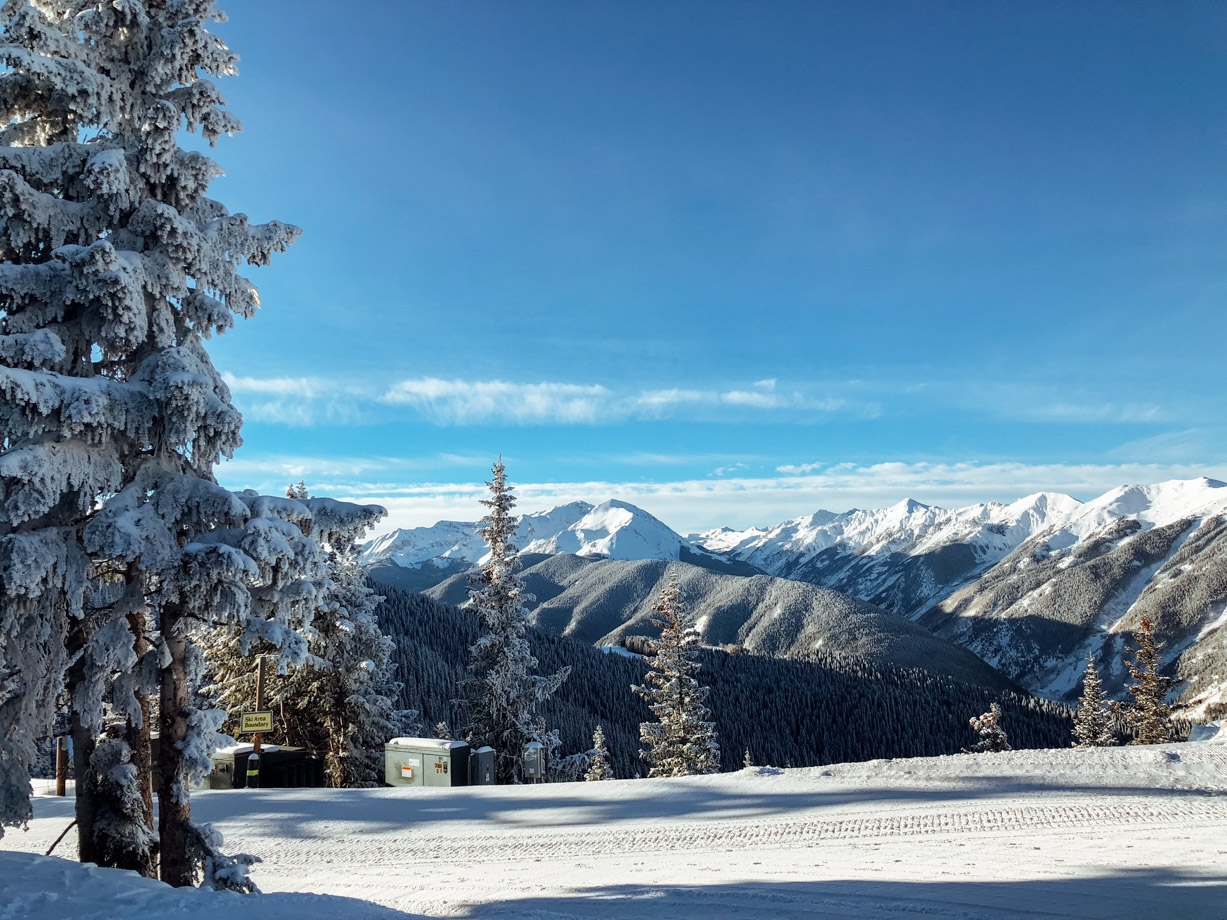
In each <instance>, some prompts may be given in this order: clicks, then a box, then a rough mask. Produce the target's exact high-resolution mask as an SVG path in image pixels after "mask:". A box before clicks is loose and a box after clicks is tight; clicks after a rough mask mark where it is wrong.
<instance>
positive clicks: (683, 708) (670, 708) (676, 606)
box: [631, 572, 720, 777]
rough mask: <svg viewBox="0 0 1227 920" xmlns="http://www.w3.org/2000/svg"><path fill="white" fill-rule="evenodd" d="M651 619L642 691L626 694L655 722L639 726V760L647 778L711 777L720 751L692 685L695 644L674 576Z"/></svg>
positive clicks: (699, 690) (701, 694) (702, 690)
mask: <svg viewBox="0 0 1227 920" xmlns="http://www.w3.org/2000/svg"><path fill="white" fill-rule="evenodd" d="M652 614H653V617H652V623H653V625H655V626H659V627H660V638H659V639H650V640H648V643H647V645H648V652H649V655H650V657H649V658H648V665H649V670H648V672H647V674H646V675H645V677H644V686H632V687H631V689H632V690H634V692H635V693H636V694H638V695H639V696H641V697H643V698H644V699H645V700H647V701H648V706H649V708H650V709H651V710H652V712H653V713H654V714H655V715H656V718H657V721H656V722H643V723H641V724H640V726H639V738H640V740H641V741H642V742H643V744H644V745H646V747H645V748H644V749H642V750H641V751H640V752H639V755H640V756H641V757H642V758H643V759H644V760H645V761H647V763H648V764H649V766H650V767H651V769H650V770H649V771H648V776H649V777H656V776H689V775H692V774H699V773H715V772H717V771H718V770H719V769H720V745H719V742H718V741H717V739H716V726H715V723H714V722H712V721H711V715H710V713H709V712H708V710H707V707H706V706H705V705H704V703H705V701H706V699H707V695H708V693H709V690H708V688H707V687H703V686H700V685H699V682H698V680H696V679H695V674H697V673H698V671H699V663H698V661H696V660H695V654H694V652H695V649H696V648H697V647H698V642H699V638H698V633H697V632H696V631H695V629H694V626H693V625H692V624H691V623H690V622H689V620H688V619H687V618H686V616H685V613H684V611H683V607H682V599H681V589H680V588H679V587H678V584H677V577H676V575H675V573H673V572H670V573H669V584H668V585H666V586H665V588H664V589H663V590H662V591H661V593H660V597H659V598H658V600H657V602H656V606H655V607H653V608H652Z"/></svg>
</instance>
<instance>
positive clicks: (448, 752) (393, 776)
mask: <svg viewBox="0 0 1227 920" xmlns="http://www.w3.org/2000/svg"><path fill="white" fill-rule="evenodd" d="M383 751H384V782H385V783H387V784H388V785H389V786H467V785H468V784H469V746H468V745H467V744H465V743H464V742H463V741H441V740H439V739H438V738H393V739H392V740H391V741H389V742H388V743H387V744H385V745H384V746H383Z"/></svg>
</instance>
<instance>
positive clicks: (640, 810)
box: [0, 744, 1227, 920]
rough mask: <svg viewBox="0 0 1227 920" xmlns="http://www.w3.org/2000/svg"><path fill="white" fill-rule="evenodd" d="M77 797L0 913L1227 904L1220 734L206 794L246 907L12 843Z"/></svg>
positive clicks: (1226, 796) (1029, 912) (1197, 914)
mask: <svg viewBox="0 0 1227 920" xmlns="http://www.w3.org/2000/svg"><path fill="white" fill-rule="evenodd" d="M71 811H72V803H71V800H64V799H54V798H48V797H42V796H40V797H39V798H38V799H37V800H36V806H35V813H36V817H35V820H34V822H33V824H32V826H31V830H30V831H29V832H28V833H22V832H20V831H10V832H9V833H8V834H7V835H6V836H5V837H4V838H3V840H0V918H4V920H25V918H29V920H43V918H51V917H57V918H60V917H73V918H103V917H108V918H109V917H125V918H127V917H134V916H140V915H141V914H144V915H145V916H148V917H155V916H172V915H173V916H175V917H183V918H190V920H196V918H199V920H204V918H205V917H209V918H215V917H217V916H221V914H219V913H218V911H225V912H227V915H233V914H229V913H228V912H229V911H232V910H241V911H242V912H243V913H245V914H247V913H250V914H252V915H255V916H260V917H261V918H263V920H282V918H286V920H288V918H291V917H293V918H296V920H314V918H324V917H329V918H345V917H354V918H363V920H365V918H392V917H404V916H430V917H467V918H496V917H497V918H525V920H526V918H536V920H544V918H567V917H604V918H664V920H668V918H680V920H689V918H702V920H712V918H720V920H728V918H733V920H740V918H746V920H749V918H779V917H784V918H802V917H805V918H814V917H833V918H866V917H891V918H915V917H918V916H923V917H927V918H961V920H974V918H991V920H1015V918H1038V917H1044V918H1053V917H1065V918H1075V917H1076V918H1105V920H1106V918H1112V920H1118V918H1132V917H1137V918H1147V920H1154V918H1171V920H1201V918H1205V920H1212V918H1213V920H1223V918H1225V917H1227V745H1222V744H1185V745H1167V746H1160V747H1134V748H1111V749H1106V750H1095V751H1078V750H1061V751H1017V752H1011V753H1008V754H997V755H960V756H956V757H937V758H919V759H912V760H893V761H873V762H869V763H862V764H841V765H835V766H830V767H814V768H807V769H798V770H772V769H770V768H759V769H751V770H743V771H741V772H738V773H732V774H723V775H719V776H711V777H690V778H685V779H673V780H631V781H620V782H608V783H576V784H568V785H546V786H531V787H519V788H508V787H484V788H474V789H457V790H445V789H372V790H339V791H326V792H325V791H322V790H306V789H303V790H265V791H252V792H246V791H243V792H205V793H198V794H197V795H195V796H194V797H193V812H194V813H195V814H196V815H197V816H198V817H199V818H201V819H203V820H208V821H212V822H214V823H215V824H216V825H217V826H218V827H219V828H220V829H221V830H222V831H223V832H224V833H225V835H226V838H227V843H228V847H229V849H231V850H232V851H247V852H252V853H256V854H258V855H260V856H262V857H263V858H264V862H263V863H262V864H261V865H259V866H257V868H256V878H257V880H258V882H259V884H260V885H261V887H262V888H263V889H264V891H265V892H268V894H265V895H262V896H259V898H258V899H257V900H258V904H256V903H251V902H250V901H247V900H242V899H240V897H239V896H238V895H218V894H212V893H206V892H199V891H186V892H173V891H170V890H169V889H165V888H163V887H162V886H160V885H158V884H157V883H152V882H147V881H145V880H141V879H136V878H135V877H132V876H127V875H125V874H122V873H116V872H105V871H102V870H97V869H87V868H84V867H81V866H78V865H76V864H74V863H71V862H68V861H65V860H59V859H56V858H51V859H44V858H42V857H34V856H28V855H22V854H19V853H17V852H4V850H8V851H25V852H27V853H28V852H42V851H45V850H46V848H47V847H48V846H49V845H50V842H51V841H52V840H53V839H54V838H55V837H56V835H58V834H59V833H60V831H62V830H63V829H64V827H65V825H66V824H67V823H68V821H69V820H71ZM73 843H74V841H73V839H72V835H71V834H70V835H69V837H68V838H66V839H65V841H64V842H63V843H61V844H60V846H61V847H66V848H67V850H66V852H71V847H72V846H73ZM302 892H316V893H319V894H323V895H327V896H328V897H326V898H309V897H306V896H304V895H303V894H301V893H302ZM367 902H374V903H367Z"/></svg>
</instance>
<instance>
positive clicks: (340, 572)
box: [206, 482, 417, 786]
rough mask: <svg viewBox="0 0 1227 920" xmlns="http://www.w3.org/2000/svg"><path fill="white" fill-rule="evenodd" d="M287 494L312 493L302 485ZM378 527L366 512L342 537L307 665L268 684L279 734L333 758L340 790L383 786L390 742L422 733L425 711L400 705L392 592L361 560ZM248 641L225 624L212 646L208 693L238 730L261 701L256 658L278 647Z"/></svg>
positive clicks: (333, 779)
mask: <svg viewBox="0 0 1227 920" xmlns="http://www.w3.org/2000/svg"><path fill="white" fill-rule="evenodd" d="M286 495H287V498H293V499H298V500H304V501H305V500H306V499H307V498H308V493H307V489H306V487H305V485H303V483H301V482H300V483H298V484H297V485H294V486H291V487H290V488H289V489H287V490H286ZM306 504H308V505H310V504H311V502H309V501H308V502H306ZM370 523H371V521H370V519H367V518H359V519H357V520H355V522H354V525H355V526H354V527H353V528H351V529H347V530H345V531H344V532H342V533H339V534H334V535H333V540H334V541H336V543H334V544H333V545H332V546H331V553H330V556H329V562H328V567H329V580H328V583H327V585H326V586H325V587H324V588H323V589H322V590H321V592H320V594H319V597H318V598H317V599H316V601H315V603H314V607H315V609H314V612H313V615H312V618H311V622H310V625H305V624H304V625H303V626H301V632H302V634H303V636H304V638H305V639H306V659H305V662H304V663H303V664H301V665H298V666H287V668H286V669H285V673H283V674H278V675H276V676H274V677H273V678H272V679H271V680H270V681H269V682H268V684H269V685H268V687H267V688H266V700H265V705H267V706H270V707H271V708H273V709H274V710H275V711H276V713H277V717H276V720H275V721H276V727H275V731H274V732H273V733H272V734H271V736H270V738H269V740H271V741H273V742H275V743H281V744H291V745H295V746H299V747H305V748H307V749H308V750H311V751H316V752H320V753H322V754H324V756H325V762H326V773H327V777H328V781H329V784H330V785H332V786H370V785H375V784H377V783H378V782H380V781H381V778H382V775H383V745H384V743H385V742H387V741H388V740H389V739H391V738H392V737H394V736H396V735H400V734H403V733H405V732H412V731H415V730H416V722H417V719H416V717H417V713H415V712H412V711H404V710H398V709H397V708H396V704H395V699H396V696H397V694H398V693H399V691H400V684H399V683H397V682H396V680H395V679H394V676H393V670H394V665H393V663H392V651H393V646H392V642H391V640H389V639H388V638H387V637H385V636H384V635H383V633H382V632H381V631H380V629H379V626H378V624H377V623H376V621H375V615H374V611H375V608H376V607H377V606H378V605H379V603H380V602H381V601H382V600H383V598H382V597H380V596H379V595H377V594H375V592H374V591H372V590H371V589H370V588H369V587H368V586H367V584H366V577H365V573H364V572H363V571H362V568H361V566H360V565H359V564H358V561H357V548H356V545H355V542H354V541H355V540H356V539H357V538H358V537H360V536H361V535H362V533H364V532H365V530H366V529H367V528H368V527H369V525H370ZM337 544H339V545H337ZM242 638H243V634H242V633H241V632H237V631H234V630H230V629H223V630H219V631H217V632H216V633H215V634H214V636H213V639H212V641H211V643H210V645H209V647H208V649H207V651H206V663H207V664H206V666H207V669H208V672H209V677H210V681H211V686H210V687H209V688H208V695H209V696H210V697H211V698H213V699H216V701H217V702H218V704H219V705H221V707H222V708H223V709H224V710H226V711H227V712H229V713H230V714H231V718H230V719H229V720H228V721H227V723H226V725H225V727H226V728H227V729H230V730H231V731H232V733H233V732H234V731H235V730H237V714H238V713H240V712H242V711H243V710H249V709H254V708H255V706H256V699H255V689H256V688H255V684H256V680H255V674H256V657H257V656H258V655H259V654H262V653H267V652H270V651H273V646H272V645H271V644H270V643H268V642H267V641H264V640H260V641H259V642H257V643H256V644H255V645H254V646H252V647H250V648H249V649H247V650H246V652H244V649H243V648H242Z"/></svg>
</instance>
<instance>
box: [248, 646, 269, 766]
mask: <svg viewBox="0 0 1227 920" xmlns="http://www.w3.org/2000/svg"><path fill="white" fill-rule="evenodd" d="M267 661H268V657H267V656H266V655H261V656H260V657H259V658H257V659H256V711H257V712H261V711H263V709H264V674H265V665H266V664H267ZM263 740H264V735H263V734H262V733H261V732H256V733H255V736H254V737H253V738H252V742H251V756H250V757H248V758H247V788H248V789H259V788H260V751H261V742H262V741H263Z"/></svg>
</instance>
